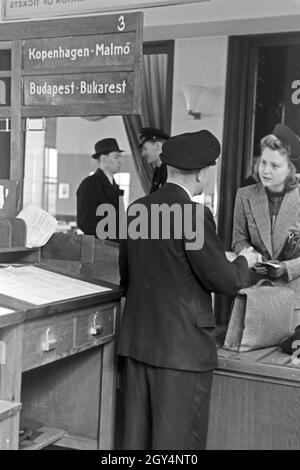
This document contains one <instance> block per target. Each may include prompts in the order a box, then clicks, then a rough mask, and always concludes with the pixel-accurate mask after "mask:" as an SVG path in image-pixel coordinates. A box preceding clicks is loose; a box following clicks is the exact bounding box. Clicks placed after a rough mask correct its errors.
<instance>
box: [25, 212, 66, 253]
mask: <svg viewBox="0 0 300 470" xmlns="http://www.w3.org/2000/svg"><path fill="white" fill-rule="evenodd" d="M17 218H18V219H23V220H24V221H25V223H26V228H27V234H26V247H27V248H34V247H39V246H43V245H45V244H46V243H47V241H48V240H49V238H50V237H52V235H53V234H54V232H55V230H56V225H57V220H56V219H55V218H54V217H53V216H52V215H51V214H49V213H48V212H46V211H44V210H43V209H41V208H40V207H38V206H36V205H34V204H28V205H27V206H26V207H25V208H24V209H23V210H21V212H20V213H19V214H18V216H17Z"/></svg>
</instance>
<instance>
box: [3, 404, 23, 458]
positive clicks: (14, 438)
mask: <svg viewBox="0 0 300 470" xmlns="http://www.w3.org/2000/svg"><path fill="white" fill-rule="evenodd" d="M19 419H20V418H19V412H18V413H17V414H16V415H15V416H10V417H9V418H7V419H5V420H4V421H2V422H1V423H0V449H1V450H17V449H18V432H19Z"/></svg>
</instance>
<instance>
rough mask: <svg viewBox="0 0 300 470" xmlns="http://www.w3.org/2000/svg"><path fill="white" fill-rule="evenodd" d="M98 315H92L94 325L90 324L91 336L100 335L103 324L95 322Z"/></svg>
mask: <svg viewBox="0 0 300 470" xmlns="http://www.w3.org/2000/svg"><path fill="white" fill-rule="evenodd" d="M97 321H98V317H97V315H95V316H94V326H92V327H91V328H90V330H89V333H90V335H91V336H98V335H101V333H102V331H103V326H102V325H101V324H97Z"/></svg>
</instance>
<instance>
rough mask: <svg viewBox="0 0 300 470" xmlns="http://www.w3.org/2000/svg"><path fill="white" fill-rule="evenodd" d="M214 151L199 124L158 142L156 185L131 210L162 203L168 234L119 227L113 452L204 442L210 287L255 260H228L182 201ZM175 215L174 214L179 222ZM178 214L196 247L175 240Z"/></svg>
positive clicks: (236, 278)
mask: <svg viewBox="0 0 300 470" xmlns="http://www.w3.org/2000/svg"><path fill="white" fill-rule="evenodd" d="M219 154H220V144H219V142H218V140H217V139H216V138H215V137H214V136H213V134H211V133H210V132H209V131H207V130H201V131H199V132H194V133H186V134H181V135H178V136H175V137H171V138H170V139H169V140H167V141H166V142H165V143H164V144H163V146H162V157H161V158H162V161H163V162H164V163H165V164H166V165H167V172H168V179H167V182H166V184H165V185H163V186H162V187H161V188H160V189H158V190H157V191H155V192H153V193H152V194H149V195H148V196H145V197H143V198H141V199H139V200H138V201H136V202H135V203H134V204H137V205H138V206H139V207H140V211H141V213H142V212H144V213H148V214H149V213H151V210H152V208H153V207H161V208H163V209H164V213H165V215H166V211H165V209H166V208H169V209H171V210H174V217H170V218H169V224H170V226H169V230H167V231H166V230H165V228H164V230H163V231H162V232H164V233H162V232H160V231H159V234H160V236H159V237H156V236H153V239H151V236H152V235H150V236H149V237H148V238H146V237H145V236H143V237H140V238H138V237H136V236H135V237H132V238H131V237H130V233H129V232H130V230H128V237H127V239H126V240H121V243H120V258H119V263H120V276H121V281H120V283H121V286H122V287H123V288H124V289H125V292H126V304H125V308H124V314H123V318H122V324H121V331H120V337H119V343H118V354H119V355H120V356H121V358H122V360H121V364H122V366H123V368H122V369H123V370H122V372H123V390H124V392H123V400H124V404H123V409H124V414H125V416H124V433H123V434H124V439H123V449H128V450H138V449H153V450H154V449H155V450H158V449H169V450H171V449H172V450H179V449H184V450H185V449H187V450H197V449H199V450H200V449H204V448H205V444H206V436H207V427H208V410H209V400H210V392H211V384H212V371H213V369H214V368H215V367H216V365H217V354H216V344H215V338H214V334H213V329H214V317H213V311H212V302H211V292H216V293H219V294H224V295H232V294H235V293H236V292H237V291H238V290H239V289H240V288H241V287H243V286H244V285H245V284H246V282H247V281H248V268H249V267H252V266H253V265H254V263H255V262H256V261H257V257H256V255H255V254H254V253H253V252H251V250H244V251H242V252H241V254H240V255H239V256H238V257H237V258H236V259H235V260H234V261H233V262H232V263H231V262H229V261H228V260H227V259H226V256H225V252H224V249H223V248H222V245H221V242H220V240H219V238H218V236H217V234H216V230H215V223H214V220H213V216H212V214H211V212H210V210H209V209H208V208H206V207H204V206H201V205H200V204H197V203H195V202H193V201H192V197H193V196H195V195H198V194H200V193H201V192H202V191H203V189H204V184H205V180H206V178H207V173H208V167H209V166H211V165H214V164H215V161H216V159H217V158H218V156H219ZM142 206H143V208H144V209H145V210H141V208H142ZM199 208H200V212H199V210H198V209H199ZM176 213H177V214H178V213H181V214H183V217H182V218H181V219H180V220H179V222H178V217H175V214H176ZM199 213H200V217H199V218H198V215H197V214H199ZM129 214H130V211H129V212H128V227H129V229H130V224H131V216H130V215H129ZM185 214H186V215H187V216H188V218H190V219H191V222H192V224H193V226H198V228H200V225H201V224H202V228H203V231H202V233H203V234H204V236H203V237H202V245H201V246H199V247H198V248H195V246H193V247H192V246H191V245H192V244H191V245H190V244H189V243H188V242H187V239H190V237H186V234H185V233H184V235H183V232H184V230H181V231H180V233H181V235H180V236H178V232H179V231H178V228H180V227H178V225H181V226H183V227H185V226H186V223H187V221H188V220H187V218H186V217H185ZM189 214H190V215H189ZM201 214H202V215H201ZM150 219H151V218H150V217H148V219H147V220H150ZM164 219H165V218H164ZM175 219H176V222H175ZM145 220H146V219H145ZM164 221H165V220H164ZM141 231H142V229H141ZM167 232H168V236H166V233H167ZM156 233H157V231H156ZM175 234H176V235H175ZM192 248H194V249H192Z"/></svg>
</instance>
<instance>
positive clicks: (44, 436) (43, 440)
mask: <svg viewBox="0 0 300 470" xmlns="http://www.w3.org/2000/svg"><path fill="white" fill-rule="evenodd" d="M37 431H38V432H39V433H41V435H39V436H38V437H37V438H36V439H34V441H33V442H32V444H30V445H26V444H25V441H23V443H21V445H20V450H40V449H43V448H44V447H47V446H49V445H50V444H53V443H54V442H56V441H57V440H58V439H60V438H62V437H63V436H64V435H65V431H63V430H61V429H55V428H48V427H46V426H42V427H41V428H38V430H37Z"/></svg>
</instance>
